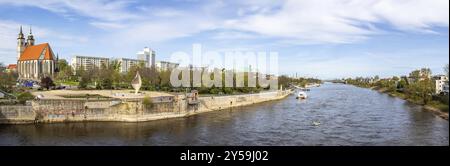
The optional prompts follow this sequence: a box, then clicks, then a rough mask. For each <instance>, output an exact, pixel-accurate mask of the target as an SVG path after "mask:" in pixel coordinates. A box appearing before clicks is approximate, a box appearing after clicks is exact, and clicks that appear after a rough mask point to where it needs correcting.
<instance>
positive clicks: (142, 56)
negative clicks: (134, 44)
mask: <svg viewBox="0 0 450 166" xmlns="http://www.w3.org/2000/svg"><path fill="white" fill-rule="evenodd" d="M137 57H138V60H141V61H145V67H148V68H151V67H155V57H156V53H155V51H154V50H152V49H150V48H148V47H145V48H144V50H142V51H139V52H138V53H137Z"/></svg>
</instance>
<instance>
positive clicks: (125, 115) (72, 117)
mask: <svg viewBox="0 0 450 166" xmlns="http://www.w3.org/2000/svg"><path fill="white" fill-rule="evenodd" d="M290 93H291V92H290V91H276V92H266V93H259V94H246V95H234V96H217V97H200V98H199V101H200V102H199V103H198V104H196V105H189V104H188V103H187V100H186V99H185V98H184V96H178V97H175V98H174V99H170V100H152V101H153V103H152V104H151V105H144V104H143V103H142V99H127V100H118V99H90V100H85V99H51V100H35V101H32V104H31V106H0V123H6V124H19V123H52V122H76V121H123V122H139V121H150V120H158V119H166V118H176V117H184V116H189V115H193V114H198V113H202V112H209V111H214V110H221V109H226V108H231V107H237V106H244V105H250V104H255V103H260V102H265V101H270V100H278V99H282V98H284V97H286V96H287V95H289V94H290Z"/></svg>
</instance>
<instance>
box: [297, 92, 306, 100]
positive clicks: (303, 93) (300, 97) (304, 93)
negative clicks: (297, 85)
mask: <svg viewBox="0 0 450 166" xmlns="http://www.w3.org/2000/svg"><path fill="white" fill-rule="evenodd" d="M307 97H308V95H306V92H303V91H300V92H298V93H297V97H296V98H297V99H306V98H307Z"/></svg>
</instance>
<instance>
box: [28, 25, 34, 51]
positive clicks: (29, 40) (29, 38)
mask: <svg viewBox="0 0 450 166" xmlns="http://www.w3.org/2000/svg"><path fill="white" fill-rule="evenodd" d="M32 45H34V37H33V33H32V32H31V26H30V34H28V39H27V46H32Z"/></svg>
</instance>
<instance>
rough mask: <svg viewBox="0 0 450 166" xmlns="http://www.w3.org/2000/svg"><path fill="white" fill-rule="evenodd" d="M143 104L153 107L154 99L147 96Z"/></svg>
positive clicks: (146, 106)
mask: <svg viewBox="0 0 450 166" xmlns="http://www.w3.org/2000/svg"><path fill="white" fill-rule="evenodd" d="M142 104H143V105H144V107H145V108H152V107H153V100H152V98H151V97H148V96H145V97H144V100H143V101H142Z"/></svg>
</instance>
